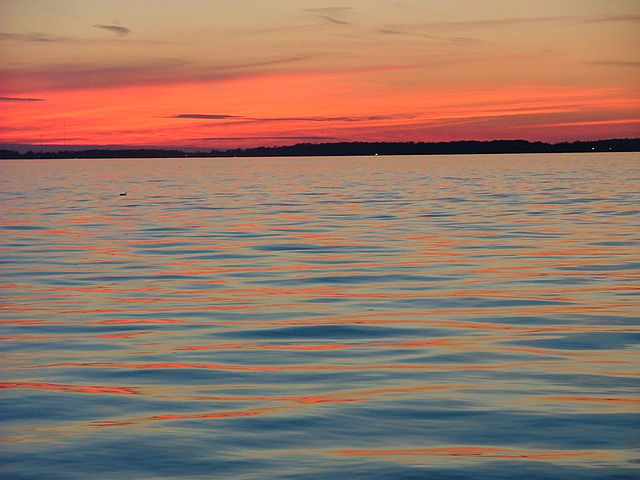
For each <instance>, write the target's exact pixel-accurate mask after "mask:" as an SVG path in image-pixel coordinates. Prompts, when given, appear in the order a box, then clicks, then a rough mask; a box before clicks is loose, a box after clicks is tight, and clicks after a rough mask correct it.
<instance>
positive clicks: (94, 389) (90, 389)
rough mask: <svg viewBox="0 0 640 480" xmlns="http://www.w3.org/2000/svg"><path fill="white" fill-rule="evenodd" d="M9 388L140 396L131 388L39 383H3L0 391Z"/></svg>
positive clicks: (0, 384)
mask: <svg viewBox="0 0 640 480" xmlns="http://www.w3.org/2000/svg"><path fill="white" fill-rule="evenodd" d="M9 388H33V389H40V390H58V391H61V392H72V393H110V394H120V395H138V392H136V391H135V390H133V389H131V388H124V387H99V386H94V385H63V384H57V383H38V382H2V383H0V389H9Z"/></svg>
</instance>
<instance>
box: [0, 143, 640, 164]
mask: <svg viewBox="0 0 640 480" xmlns="http://www.w3.org/2000/svg"><path fill="white" fill-rule="evenodd" d="M37 148H38V147H37V146H35V145H34V146H33V149H32V150H30V151H28V152H26V153H20V152H18V151H15V150H0V159H39V158H41V159H64V158H177V157H200V158H202V157H214V158H215V157H314V156H363V155H364V156H368V155H371V156H375V155H472V154H509V153H588V152H638V151H640V138H623V139H610V140H595V141H576V142H561V143H545V142H529V141H527V140H492V141H473V140H470V141H454V142H335V143H298V144H295V145H287V146H278V147H253V148H234V149H228V150H210V151H207V152H204V151H201V152H193V151H183V150H179V149H162V148H134V147H112V148H88V149H74V150H71V149H69V150H61V151H34V150H36V149H37Z"/></svg>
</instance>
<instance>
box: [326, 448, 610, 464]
mask: <svg viewBox="0 0 640 480" xmlns="http://www.w3.org/2000/svg"><path fill="white" fill-rule="evenodd" d="M331 453H335V454H339V455H350V456H357V457H378V456H385V457H387V456H388V457H407V456H411V457H415V456H420V457H483V458H502V459H518V458H521V459H526V460H543V461H544V460H561V459H563V458H575V457H582V458H589V459H594V460H595V459H604V458H607V456H606V455H605V454H604V453H602V451H599V452H595V451H591V450H545V451H542V450H515V449H510V448H499V447H477V446H452V447H440V448H411V449H345V450H333V451H332V452H331Z"/></svg>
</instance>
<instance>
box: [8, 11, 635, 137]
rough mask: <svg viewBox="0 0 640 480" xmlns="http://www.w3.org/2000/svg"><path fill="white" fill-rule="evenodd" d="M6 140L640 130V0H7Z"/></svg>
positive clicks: (613, 133) (623, 133) (619, 133)
mask: <svg viewBox="0 0 640 480" xmlns="http://www.w3.org/2000/svg"><path fill="white" fill-rule="evenodd" d="M0 55H1V57H0V59H1V60H2V62H1V64H0V69H1V72H0V143H5V144H7V143H11V144H35V145H40V144H46V145H51V144H57V145H69V146H71V145H74V146H75V145H131V146H162V147H169V146H175V147H197V148H203V149H210V148H221V149H224V148H231V147H238V146H255V145H288V144H294V143H299V142H333V141H439V140H444V141H447V140H471V139H475V140H490V139H516V138H523V139H528V140H543V141H552V142H556V141H564V140H589V139H605V138H621V137H638V136H640V81H639V79H640V1H638V0H333V1H330V2H328V1H318V0H314V1H312V0H1V1H0Z"/></svg>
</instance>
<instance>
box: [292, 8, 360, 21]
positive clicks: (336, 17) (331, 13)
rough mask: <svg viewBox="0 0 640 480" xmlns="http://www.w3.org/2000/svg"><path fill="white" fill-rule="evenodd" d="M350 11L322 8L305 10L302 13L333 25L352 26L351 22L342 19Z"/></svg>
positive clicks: (348, 9) (346, 9)
mask: <svg viewBox="0 0 640 480" xmlns="http://www.w3.org/2000/svg"><path fill="white" fill-rule="evenodd" d="M350 10H352V8H351V7H324V8H305V9H304V12H305V13H308V14H310V15H312V16H314V17H316V18H319V19H321V20H325V21H327V22H329V23H333V24H334V25H352V23H351V22H349V21H347V20H345V19H344V18H343V17H344V15H345V14H347V13H348V12H349V11H350Z"/></svg>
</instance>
